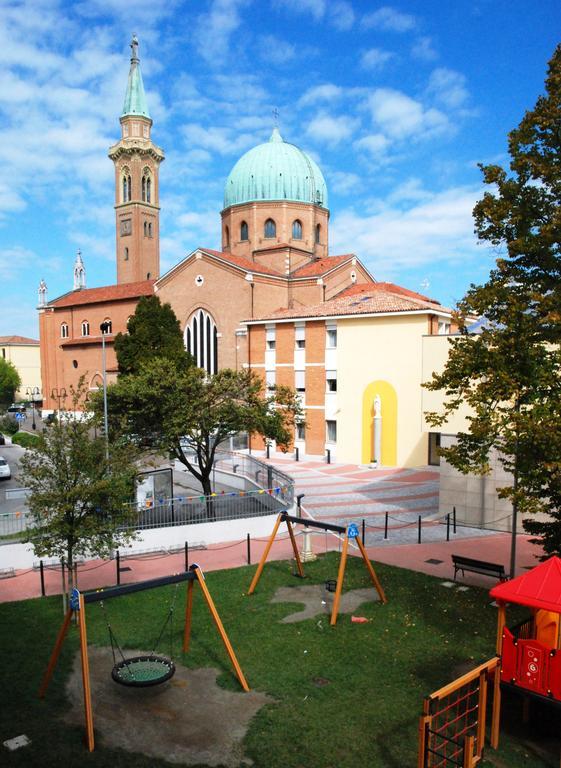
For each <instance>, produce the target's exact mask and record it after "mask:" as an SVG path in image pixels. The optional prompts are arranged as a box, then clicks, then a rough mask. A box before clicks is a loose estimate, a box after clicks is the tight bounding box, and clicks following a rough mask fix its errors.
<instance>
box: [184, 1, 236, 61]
mask: <svg viewBox="0 0 561 768" xmlns="http://www.w3.org/2000/svg"><path fill="white" fill-rule="evenodd" d="M248 2H249V0H213V2H212V3H211V7H210V9H209V11H208V13H205V14H202V16H200V17H199V21H198V24H197V28H196V31H195V39H196V44H197V50H198V51H199V53H200V55H201V56H202V57H203V59H205V61H206V62H207V63H208V64H211V65H223V64H224V61H225V59H226V58H227V54H228V49H229V46H230V37H231V35H232V34H233V33H234V32H235V31H236V30H237V29H238V27H239V26H240V25H241V23H242V16H241V14H240V10H241V8H243V7H244V6H246V5H247V4H248Z"/></svg>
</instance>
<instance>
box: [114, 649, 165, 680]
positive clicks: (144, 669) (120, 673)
mask: <svg viewBox="0 0 561 768" xmlns="http://www.w3.org/2000/svg"><path fill="white" fill-rule="evenodd" d="M174 673H175V664H174V663H173V661H171V659H166V658H165V656H155V655H153V654H151V655H150V656H132V657H131V658H130V659H123V661H120V662H119V663H118V664H115V666H114V667H113V669H112V670H111V677H112V678H113V680H114V681H115V682H116V683H118V684H119V685H126V686H128V687H130V688H147V687H148V686H150V685H161V684H162V683H165V682H166V681H167V680H169V679H170V678H171V677H173V675H174Z"/></svg>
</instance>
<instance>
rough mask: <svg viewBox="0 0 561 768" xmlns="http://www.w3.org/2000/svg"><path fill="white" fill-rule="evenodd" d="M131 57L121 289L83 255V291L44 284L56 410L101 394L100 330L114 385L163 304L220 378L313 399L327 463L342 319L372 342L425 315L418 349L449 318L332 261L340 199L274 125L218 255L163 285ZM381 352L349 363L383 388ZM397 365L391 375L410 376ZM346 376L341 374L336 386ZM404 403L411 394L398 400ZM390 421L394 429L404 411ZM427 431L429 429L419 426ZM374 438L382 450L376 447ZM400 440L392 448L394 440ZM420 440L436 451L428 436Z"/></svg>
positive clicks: (235, 174)
mask: <svg viewBox="0 0 561 768" xmlns="http://www.w3.org/2000/svg"><path fill="white" fill-rule="evenodd" d="M131 50H132V56H131V60H130V71H129V77H128V84H127V89H126V95H125V102H124V107H123V112H122V114H121V117H120V124H121V137H120V139H119V141H118V142H117V143H116V144H114V145H113V146H112V147H111V148H110V150H109V157H110V159H111V160H112V161H113V163H114V167H115V228H116V263H117V282H116V284H114V285H109V286H104V287H100V288H87V287H86V284H85V268H84V265H83V262H82V259H81V255H80V254H79V256H78V257H77V260H76V263H75V271H74V275H75V279H74V288H73V290H72V291H70V292H68V293H66V294H64V295H63V296H60V297H58V298H57V299H54V300H53V301H48V300H47V297H46V286H45V285H44V284H42V286H41V288H40V295H39V313H40V338H41V365H42V376H43V395H44V398H43V400H44V408H45V410H46V411H47V412H48V411H52V410H53V409H56V408H58V407H59V405H60V398H61V392H65V393H67V394H68V393H69V389H70V386H71V385H74V386H75V385H76V383H77V382H78V379H79V378H80V376H82V375H85V377H86V382H87V384H88V386H89V387H90V388H91V389H97V388H98V387H99V386H100V384H101V381H102V375H103V370H102V331H101V330H100V327H103V330H104V337H105V338H104V339H103V341H104V342H105V344H104V346H105V348H106V354H107V357H106V372H107V373H108V379H109V380H111V378H112V377H113V378H114V377H115V376H116V374H117V365H116V358H115V353H114V348H113V339H114V336H115V334H117V333H119V332H126V328H127V322H128V318H129V317H130V316H131V315H132V314H133V313H134V310H135V307H136V304H137V303H138V301H139V299H140V297H142V296H147V295H151V294H152V293H155V294H156V295H158V296H159V297H160V299H161V301H162V302H163V303H165V302H169V303H170V304H171V306H172V308H173V310H174V312H175V314H176V316H177V318H178V319H179V322H180V325H181V328H182V330H183V334H184V340H185V346H186V348H187V349H188V350H189V352H190V353H191V354H192V355H193V357H194V359H195V360H196V362H197V364H198V365H199V366H201V367H203V368H205V369H206V370H207V371H208V372H209V374H212V373H215V372H216V371H217V370H218V369H219V368H224V367H227V368H235V369H240V368H242V367H250V368H252V369H254V370H256V371H257V372H258V373H259V374H260V375H261V376H262V377H263V379H264V385H268V386H272V385H273V384H274V383H275V382H276V383H286V384H291V385H292V386H295V387H296V389H298V390H299V391H300V392H302V391H303V390H306V392H307V394H306V400H305V403H303V404H304V405H305V407H306V423H307V424H308V425H309V426H308V427H307V428H306V429H307V430H309V432H308V435H307V436H306V435H304V432H303V431H302V430H297V434H296V436H295V437H296V440H297V444H299V445H300V446H301V448H302V450H303V451H306V452H307V453H311V454H323V453H324V451H325V449H326V446H328V447H329V446H331V448H333V450H334V451H335V448H336V443H337V407H336V405H335V404H334V401H333V398H331V399H330V398H329V397H328V398H327V400H329V402H330V405H329V407H328V408H327V410H326V407H327V406H326V402H327V401H326V398H325V397H320V395H319V390H322V394H323V393H333V387H334V386H335V387H336V386H338V385H337V384H335V385H334V384H333V375H332V374H333V372H334V370H335V369H334V368H333V364H332V362H329V361H330V360H331V358H333V353H331V352H330V351H329V350H330V344H332V342H333V339H334V338H336V335H337V333H336V331H337V328H340V329H341V328H343V327H345V328H347V327H349V328H350V327H351V326H352V323H351V324H342V320H340V319H341V318H343V317H344V318H347V317H348V316H351V317H352V318H354V321H355V322H356V320H357V317H358V316H361V315H362V316H363V319H364V318H366V317H368V318H370V321H372V322H370V321H369V323H367V325H369V327H370V331H369V333H372V332H374V331H375V329H376V327H377V326H376V323H375V322H373V319H375V320H376V321H378V320H379V319H380V318H382V317H383V318H385V320H384V324H385V327H386V326H387V327H393V326H392V324H393V325H395V323H396V322H397V323H398V324H400V323H401V326H402V327H405V325H408V324H407V323H405V325H404V324H403V319H404V318H405V317H409V318H412V317H414V318H415V323H414V324H413V325H414V330H411V328H413V326H411V328H409V325H411V324H409V325H408V330H407V329H406V330H405V331H404V333H405V335H406V337H407V338H408V339H410V342H408V343H409V344H410V346H412V347H415V346H416V348H418V349H419V350H420V349H421V336H422V335H423V334H437V333H446V332H449V330H450V312H449V310H445V309H444V308H442V307H441V306H440V305H439V304H438V302H435V301H432V300H430V299H428V298H427V297H424V296H420V295H419V294H416V293H414V292H411V291H406V290H405V289H403V288H399V287H398V286H394V285H392V284H388V283H378V282H376V281H375V279H374V278H373V277H372V275H371V274H370V273H369V272H368V270H367V269H366V267H365V266H364V265H363V264H362V263H361V262H360V260H359V259H358V258H357V256H355V255H354V254H353V253H345V254H337V255H332V254H331V253H330V250H329V215H330V214H329V200H328V191H327V185H326V183H325V179H324V177H323V174H322V172H321V170H320V168H319V167H318V165H317V164H316V163H315V162H314V161H313V160H312V158H311V157H310V156H309V155H307V154H306V153H305V152H304V151H303V150H302V149H300V148H299V147H297V146H295V145H294V144H291V143H289V142H287V141H285V140H284V139H283V137H282V136H281V134H280V132H279V130H278V128H276V127H275V128H274V129H273V131H272V134H271V136H270V138H269V140H268V141H265V142H264V143H262V144H259V145H258V146H256V147H254V148H253V149H250V150H249V151H248V152H246V153H245V154H244V155H243V156H242V157H241V158H240V159H239V160H238V161H237V163H236V164H235V165H234V167H233V169H232V171H231V172H230V174H229V176H228V178H227V180H226V183H225V189H224V207H223V209H222V211H221V213H220V222H219V221H218V216H217V227H218V226H220V228H221V229H220V231H221V250H219V251H217V250H214V249H210V248H205V247H199V248H196V249H195V250H194V251H192V252H191V253H189V254H188V255H187V256H186V257H185V258H184V259H183V260H182V261H180V262H179V263H178V264H176V265H175V266H174V267H172V269H170V270H169V271H168V272H166V273H165V274H163V275H160V250H159V238H160V227H159V211H160V207H159V166H160V163H161V162H162V161H163V160H164V152H163V150H162V149H161V148H160V147H158V146H157V145H156V144H154V142H153V141H152V137H151V131H152V119H151V118H150V114H149V111H148V106H147V102H146V96H145V93H144V87H143V83H142V75H141V71H140V63H139V58H138V41H137V39H136V38H134V37H133V39H132V42H131ZM320 318H321V319H320ZM338 318H339V319H338ZM388 324H389V325H388ZM401 326H400V327H401ZM372 329H374V331H372ZM334 333H335V335H334ZM407 333H409V334H410V336H407ZM411 334H412V335H411ZM382 338H383V339H384V342H383V344H384V345H385V344H386V343H389V344H390V346H391V344H392V343H395V342H398V341H399V340H400V339H401V336H399V335H398V336H395V334H394V335H392V332H391V330H390V331H389V332H387V333H386V332H385V333H384V334H383V335H382V336H381V337H380V340H381V339H382ZM404 338H405V337H404ZM380 340H379V341H378V342H376V334H375V333H374V336H373V337H372V338H370V336H368V337H365V338H364V339H363V343H365V344H366V346H364V347H362V348H354V350H353V355H354V358H353V357H352V356H351V360H352V359H354V361H355V363H356V362H366V361H367V359H368V358H369V356H371V357H372V359H373V360H375V361H376V366H377V373H376V379H377V380H378V379H380V380H382V375H381V374H380V371H379V370H378V369H380V367H382V368H383V363H384V359H385V357H384V356H386V357H387V354H386V351H385V350H384V349H383V347H382V346H381V341H380ZM285 347H286V349H285ZM289 348H290V349H289ZM331 349H332V346H331ZM394 353H395V350H393V352H392V354H393V356H394V357H395V354H394ZM419 354H420V353H419ZM285 358H286V359H285ZM339 358H340V359H341V354H340V353H339ZM392 359H393V358H392ZM397 360H399V355H397ZM396 365H397V363H396ZM396 365H393V368H392V371H393V373H392V376H394V375H395V376H399V371H398V368H399V366H398V365H397V368H396ZM351 367H352V366H351ZM394 369H395V370H394ZM419 372H420V366H419V371H417V372H416V374H415V381H414V382H412V383H411V386H413V387H416V388H419V387H420V380H419V376H420V373H419ZM344 376H345V372H344V370H343V369H342V368H341V367H339V368H338V370H337V373H336V377H337V379H338V380H339V382H340V381H341V379H342V378H343V377H344ZM303 377H304V378H303ZM330 377H331V378H330ZM353 378H354V376H353ZM359 378H360V379H361V380H362V379H363V378H364V377H363V376H361V377H359ZM312 382H313V383H312ZM349 383H351V382H350V380H349ZM339 386H340V384H339ZM351 389H352V388H351ZM382 389H384V388H382ZM394 389H395V388H394ZM401 389H403V387H402V388H401ZM312 390H313V391H314V392H315V394H314V395H313V396H312V394H311V392H312ZM384 391H385V392H387V391H386V390H385V389H384ZM394 394H395V393H394ZM346 396H348V397H349V398H350V402H352V401H353V399H354V400H355V401H356V402H358V400H360V401H362V400H361V398H362V393H360V395H357V394H356V393H355V394H354V395H353V394H352V392H351V391H350V392H349V394H348V395H346ZM375 396H376V392H374V390H373V391H372V393H370V391H369V395H368V397H369V398H370V400H372V397H375ZM407 396H408V395H407V392H403V393H402V394H400V397H404V398H405V399H407ZM357 397H358V400H357ZM388 397H389V396H387V395H385V396H384V398H383V399H382V405H381V406H380V407H381V409H382V410H383V409H384V407H389V405H388V403H389V402H390V400H389V399H388ZM392 397H393V396H392ZM332 401H333V402H332ZM369 402H370V401H369ZM372 402H373V400H372ZM384 403H386V405H384ZM371 405H372V404H371V403H370V405H369V406H368V408H370V409H371ZM394 406H395V407H394ZM368 408H366V410H365V412H364V414H361V416H360V420H361V423H362V420H364V419H370V421H372V418H373V417H372V414H370V415H368V414H369V413H370V412H369V411H368ZM392 409H393V410H392V413H393V412H394V411H395V414H396V416H395V418H396V419H397V418H398V416H397V413H398V406H397V402H396V403H394V405H393V406H392ZM392 418H393V416H392ZM416 419H417V422H418V423H420V421H421V420H420V419H419V418H418V416H416ZM369 423H370V422H369ZM389 423H390V419H389V418H388V419H387V420H386V424H389ZM369 429H370V427H369ZM387 429H389V427H387V428H386V431H387ZM396 429H397V427H396ZM368 439H369V440H370V441H371V442H372V439H373V438H372V436H371V437H369V438H368ZM392 439H393V443H391V441H390V443H391V444H392V445H393V444H394V443H395V442H396V440H397V432H396V433H395V435H394V438H392ZM349 440H352V437H350V436H349ZM360 440H361V438H359V442H360ZM387 440H388V438H386V441H387ZM423 441H424V443H426V437H425V438H423V439H422V441H421V442H423ZM390 443H388V445H389V444H390ZM424 443H423V444H424ZM254 447H262V446H259V445H258V444H256V446H254ZM425 447H426V446H425ZM423 451H425V448H424V447H423V448H422V450H420V449H419V448H418V446H417V448H415V450H414V451H413V453H412V456H413V457H414V458H413V459H412V460H414V461H417V460H418V459H419V457H420V456H421V453H423ZM359 453H360V452H359ZM370 454H371V451H370V449H364V450H362V453H360V457H362V458H364V457H366V458H367V460H368V461H371V460H373V459H374V456H371V455H370ZM402 454H403V456H405V454H404V453H403V452H400V451H397V449H395V450H394V449H393V448H386V461H387V463H396V461H399V460H400V459H402ZM423 457H424V453H423ZM379 458H380V460H381V456H379ZM405 458H407V456H405ZM349 460H350V459H349ZM365 460H366V459H365ZM420 463H426V460H425V459H423V460H421V461H420Z"/></svg>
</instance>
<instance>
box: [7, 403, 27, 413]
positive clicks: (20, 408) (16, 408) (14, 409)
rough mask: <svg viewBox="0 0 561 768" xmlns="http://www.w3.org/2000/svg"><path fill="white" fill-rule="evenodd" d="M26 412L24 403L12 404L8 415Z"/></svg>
mask: <svg viewBox="0 0 561 768" xmlns="http://www.w3.org/2000/svg"><path fill="white" fill-rule="evenodd" d="M26 410H27V409H26V407H25V405H24V404H23V403H12V404H11V405H10V407H9V408H8V413H25V412H26Z"/></svg>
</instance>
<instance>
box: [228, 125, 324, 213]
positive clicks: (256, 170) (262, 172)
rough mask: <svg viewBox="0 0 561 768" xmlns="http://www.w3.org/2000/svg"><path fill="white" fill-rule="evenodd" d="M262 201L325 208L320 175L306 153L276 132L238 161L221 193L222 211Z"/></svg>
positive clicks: (322, 181)
mask: <svg viewBox="0 0 561 768" xmlns="http://www.w3.org/2000/svg"><path fill="white" fill-rule="evenodd" d="M261 200H292V201H294V202H298V203H313V204H315V205H321V207H322V208H327V186H326V184H325V179H324V178H323V174H322V172H321V171H320V169H319V168H318V166H317V164H316V163H314V161H313V160H312V158H311V157H309V156H308V155H307V154H306V153H305V152H302V150H301V149H299V148H298V147H296V146H295V145H294V144H289V143H288V142H286V141H283V138H282V136H281V135H280V133H279V131H278V129H277V128H275V129H274V130H273V133H272V135H271V138H270V139H269V141H268V142H266V143H265V144H259V146H257V147H254V148H253V149H250V150H249V152H246V153H245V155H243V157H240V159H239V160H238V162H237V163H236V164H235V166H234V167H233V168H232V171H231V172H230V175H229V176H228V179H227V180H226V187H225V189H224V208H229V207H230V206H231V205H240V204H241V203H253V202H259V201H261Z"/></svg>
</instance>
